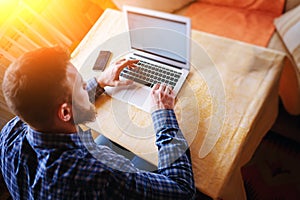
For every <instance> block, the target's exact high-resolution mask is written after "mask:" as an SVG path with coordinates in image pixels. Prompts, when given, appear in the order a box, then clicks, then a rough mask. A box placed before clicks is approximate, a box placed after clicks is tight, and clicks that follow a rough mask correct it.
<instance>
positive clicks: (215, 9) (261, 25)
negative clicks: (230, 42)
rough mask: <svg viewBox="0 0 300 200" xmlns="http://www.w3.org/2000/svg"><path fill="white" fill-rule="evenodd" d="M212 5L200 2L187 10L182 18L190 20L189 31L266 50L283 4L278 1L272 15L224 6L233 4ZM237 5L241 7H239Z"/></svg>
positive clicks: (227, 2)
mask: <svg viewBox="0 0 300 200" xmlns="http://www.w3.org/2000/svg"><path fill="white" fill-rule="evenodd" d="M207 2H210V3H207ZM212 2H216V0H215V1H214V0H203V1H202V0H201V1H197V2H195V3H193V4H191V5H190V6H189V8H188V10H187V12H186V13H185V15H186V16H188V17H190V18H191V19H192V27H193V29H197V30H201V31H205V32H208V33H212V34H216V35H220V36H224V37H228V38H231V39H235V40H240V41H243V42H247V43H251V44H255V45H259V46H267V44H268V42H269V40H270V38H271V36H272V34H273V33H274V30H275V27H274V24H273V20H274V19H275V18H276V17H277V16H279V15H280V13H281V11H282V9H283V6H284V1H280V2H281V5H280V6H279V5H278V6H277V10H276V11H275V10H274V13H271V12H266V11H262V10H251V9H241V8H238V7H237V6H226V5H229V2H233V0H226V1H224V2H223V3H222V4H221V3H219V5H218V4H212ZM238 2H244V1H238ZM276 2H277V1H276ZM237 5H242V3H238V4H237ZM276 5H277V4H276ZM252 7H254V6H252ZM248 8H250V6H248ZM266 9H267V8H266Z"/></svg>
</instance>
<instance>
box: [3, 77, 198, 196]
mask: <svg viewBox="0 0 300 200" xmlns="http://www.w3.org/2000/svg"><path fill="white" fill-rule="evenodd" d="M95 82H96V81H95V80H92V81H91V82H89V84H88V85H89V86H94V87H98V86H97V84H96V83H95ZM94 87H88V88H89V89H92V88H94ZM90 91H92V90H90ZM97 91H98V92H99V93H98V94H96V96H99V95H100V94H101V93H103V89H101V88H98V89H95V88H94V92H91V93H90V95H93V96H95V92H96V93H97ZM152 118H153V122H154V128H155V132H156V138H157V139H156V145H157V146H158V150H159V151H158V153H159V164H158V170H157V172H155V173H154V172H146V171H141V170H139V169H137V168H135V167H134V166H133V164H132V163H131V162H130V160H128V159H126V158H125V157H123V156H121V155H118V154H116V153H115V152H114V151H112V150H111V149H110V148H108V147H106V146H101V145H96V144H95V142H94V141H93V138H92V137H91V133H90V131H78V132H77V133H73V134H61V133H57V134H49V133H41V132H37V131H34V130H33V129H31V128H30V127H29V126H28V125H27V124H26V123H24V122H23V121H21V120H20V119H19V118H18V117H15V118H14V119H12V120H11V121H10V122H8V123H7V124H6V126H5V127H4V128H3V129H2V131H1V135H0V146H1V152H0V155H1V161H0V168H1V171H2V174H3V177H4V180H5V182H6V184H7V187H8V190H9V192H10V193H11V195H12V197H13V199H164V200H165V199H192V198H193V197H194V194H195V186H194V180H193V173H192V167H191V162H190V160H189V156H188V155H187V152H189V151H188V144H187V142H186V140H185V139H184V137H183V135H182V133H181V131H180V129H179V127H178V124H177V120H176V117H175V114H174V112H173V110H159V111H156V112H154V113H153V114H152Z"/></svg>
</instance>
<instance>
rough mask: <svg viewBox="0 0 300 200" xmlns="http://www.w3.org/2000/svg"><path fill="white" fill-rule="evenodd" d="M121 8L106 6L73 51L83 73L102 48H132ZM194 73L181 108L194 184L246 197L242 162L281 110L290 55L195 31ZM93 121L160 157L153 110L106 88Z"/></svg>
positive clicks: (212, 192)
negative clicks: (281, 90) (119, 98)
mask: <svg viewBox="0 0 300 200" xmlns="http://www.w3.org/2000/svg"><path fill="white" fill-rule="evenodd" d="M125 30H126V27H125V20H124V16H123V14H122V13H121V12H119V11H115V10H110V9H108V10H106V11H105V12H104V13H103V15H102V16H101V17H100V18H99V20H98V21H97V22H96V24H95V25H94V26H93V28H92V29H91V30H90V31H89V33H88V34H87V35H86V37H85V38H84V39H83V40H82V42H81V43H80V45H79V46H78V47H77V48H76V49H75V51H74V52H73V54H72V60H71V61H72V62H73V64H74V65H75V66H77V67H78V69H79V70H80V72H81V73H82V75H83V77H84V78H86V79H87V78H90V77H92V76H97V75H99V72H93V71H92V65H93V63H94V62H95V59H96V57H97V54H98V52H99V50H111V51H112V52H113V58H112V60H115V59H116V58H118V57H119V56H121V55H124V54H125V53H126V52H127V51H128V50H129V47H128V35H127V33H126V32H125ZM192 40H193V42H192V57H191V65H192V69H191V73H190V75H189V76H188V79H187V81H186V83H185V85H184V87H183V88H182V90H181V91H180V93H179V95H178V98H177V103H176V108H175V112H176V115H177V118H178V121H179V124H180V127H181V129H182V131H183V133H184V135H185V137H186V139H187V140H188V142H189V144H191V146H190V147H191V153H192V161H193V170H194V175H195V181H196V187H197V188H198V189H199V190H200V191H202V192H203V193H205V194H207V195H209V196H211V197H213V198H222V199H230V200H232V199H239V200H240V199H245V198H246V197H245V191H244V186H243V180H242V176H241V173H240V168H241V167H242V166H243V165H244V164H245V163H247V162H248V161H249V160H250V158H251V156H252V155H253V153H254V151H255V149H256V148H257V146H258V145H259V143H260V141H261V139H262V138H263V136H264V135H265V133H266V132H267V131H268V130H269V129H270V127H271V126H272V124H273V122H274V120H275V118H276V116H277V106H278V80H279V77H280V73H281V69H282V63H283V60H284V55H283V54H281V53H279V52H276V51H271V50H268V49H265V48H261V47H257V46H253V45H249V44H245V43H241V42H237V41H233V40H229V39H226V38H221V37H218V36H214V35H211V34H207V33H203V32H199V31H192ZM96 107H97V109H98V117H97V120H96V122H94V123H90V124H88V126H89V127H90V128H92V129H94V130H96V131H98V132H100V133H102V134H104V135H105V136H107V137H108V138H110V139H111V140H113V141H115V142H117V143H119V144H120V145H122V146H124V147H126V148H128V149H129V150H131V151H133V152H134V153H136V154H138V155H140V156H141V157H143V158H145V159H146V160H148V161H150V162H152V163H154V164H156V163H157V149H156V146H155V135H154V132H153V130H152V121H151V116H150V114H147V113H144V112H142V111H140V110H138V109H136V108H134V107H132V106H130V105H128V104H126V103H122V102H120V101H117V100H114V99H112V98H110V97H109V96H107V95H103V96H102V97H100V99H99V100H98V101H97V102H96Z"/></svg>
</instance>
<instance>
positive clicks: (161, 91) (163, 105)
mask: <svg viewBox="0 0 300 200" xmlns="http://www.w3.org/2000/svg"><path fill="white" fill-rule="evenodd" d="M151 96H152V111H153V112H154V111H155V110H160V109H174V106H175V93H174V92H173V90H172V88H171V87H170V86H167V85H165V84H156V85H154V86H153V88H152V91H151Z"/></svg>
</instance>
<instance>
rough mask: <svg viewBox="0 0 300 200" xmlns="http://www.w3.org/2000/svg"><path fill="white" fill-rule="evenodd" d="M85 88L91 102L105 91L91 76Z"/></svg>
mask: <svg viewBox="0 0 300 200" xmlns="http://www.w3.org/2000/svg"><path fill="white" fill-rule="evenodd" d="M86 90H87V92H88V94H89V99H90V102H91V103H94V102H95V100H96V99H97V98H98V97H99V96H100V95H101V94H103V93H104V92H105V90H104V88H102V87H100V85H99V84H98V82H97V79H96V78H92V79H90V80H89V81H88V82H87V86H86Z"/></svg>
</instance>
